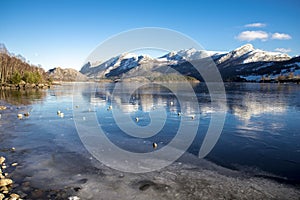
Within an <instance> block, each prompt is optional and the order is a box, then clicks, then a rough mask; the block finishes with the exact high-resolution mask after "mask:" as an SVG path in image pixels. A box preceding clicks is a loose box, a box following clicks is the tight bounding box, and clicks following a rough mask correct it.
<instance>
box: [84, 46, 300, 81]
mask: <svg viewBox="0 0 300 200" xmlns="http://www.w3.org/2000/svg"><path fill="white" fill-rule="evenodd" d="M211 61H214V63H215V64H216V66H217V67H218V69H219V71H220V73H221V75H222V78H223V80H225V81H260V80H262V78H264V80H267V79H269V80H271V79H278V77H280V76H289V74H291V73H293V74H294V76H298V73H299V72H298V70H299V69H300V66H299V63H300V62H299V57H295V58H292V57H290V56H289V55H287V54H282V53H278V52H268V51H263V50H260V49H255V48H254V47H253V46H252V45H251V44H246V45H244V46H241V47H239V48H237V49H235V50H233V51H230V52H217V51H205V50H196V49H194V48H192V49H186V50H179V51H172V52H170V53H168V54H166V55H164V56H161V57H159V58H152V57H150V56H147V55H136V54H133V53H125V54H122V55H119V56H116V57H113V58H111V59H109V60H108V61H106V62H103V63H100V64H97V65H96V66H93V65H91V64H90V63H87V64H86V65H84V66H83V67H82V69H81V70H80V72H82V73H83V74H85V75H87V76H88V77H91V78H100V79H105V78H110V79H119V78H124V77H135V76H143V77H146V78H148V79H149V80H154V79H155V77H161V76H164V75H167V74H172V73H174V70H176V71H177V72H179V73H180V74H181V75H184V76H189V77H194V78H196V79H198V80H201V81H203V78H202V77H201V75H200V74H199V73H198V72H197V71H196V70H195V69H194V67H193V66H192V65H191V63H190V62H193V63H200V66H202V65H203V67H207V66H209V64H210V63H211ZM172 69H173V70H172ZM299 75H300V73H299ZM254 77H255V78H254ZM266 77H268V78H266Z"/></svg>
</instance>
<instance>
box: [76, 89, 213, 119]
mask: <svg viewBox="0 0 300 200" xmlns="http://www.w3.org/2000/svg"><path fill="white" fill-rule="evenodd" d="M174 86H175V87H174ZM93 87H94V86H90V88H89V89H87V88H86V89H83V90H82V94H81V95H82V96H85V97H86V98H87V100H89V102H90V104H91V105H93V106H109V105H110V104H111V103H113V104H114V107H115V108H118V109H120V110H121V111H122V112H125V113H134V112H136V111H138V110H140V111H142V112H146V113H147V112H151V111H152V110H154V109H156V108H157V107H164V108H167V109H168V110H169V111H171V112H183V113H184V114H186V115H191V114H199V113H197V112H196V111H197V110H199V107H198V108H197V106H199V105H194V104H193V101H191V98H195V97H193V96H192V95H191V94H189V93H188V92H186V93H182V91H180V90H179V89H180V84H173V86H172V87H171V89H169V88H167V87H165V86H161V85H156V84H149V85H145V86H143V87H140V88H138V89H137V90H135V91H134V92H133V93H132V94H129V93H128V92H126V91H128V88H130V87H132V86H131V85H130V84H127V85H126V86H124V87H127V89H124V90H123V89H121V90H119V91H116V90H114V84H103V85H97V86H96V87H97V88H96V89H95V93H94V95H92V94H91V93H88V92H86V91H87V90H93V89H92V88H93ZM129 95H130V98H128V96H129ZM176 95H179V96H181V98H182V99H183V101H181V103H180V104H179V101H178V99H177V96H176ZM207 103H209V102H207ZM202 110H203V111H204V112H206V110H207V108H206V107H205V106H203V108H202Z"/></svg>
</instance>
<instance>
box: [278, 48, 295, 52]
mask: <svg viewBox="0 0 300 200" xmlns="http://www.w3.org/2000/svg"><path fill="white" fill-rule="evenodd" d="M275 51H278V52H281V53H288V52H291V51H292V49H285V48H276V49H275Z"/></svg>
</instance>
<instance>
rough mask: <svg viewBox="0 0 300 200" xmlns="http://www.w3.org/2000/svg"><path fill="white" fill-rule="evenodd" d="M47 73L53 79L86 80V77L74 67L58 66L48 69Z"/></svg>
mask: <svg viewBox="0 0 300 200" xmlns="http://www.w3.org/2000/svg"><path fill="white" fill-rule="evenodd" d="M47 74H48V75H49V77H50V78H51V79H52V80H53V81H86V80H87V77H86V76H85V75H83V74H82V73H80V72H78V71H77V70H75V69H71V68H68V69H62V68H60V67H57V68H53V69H50V70H49V71H48V72H47Z"/></svg>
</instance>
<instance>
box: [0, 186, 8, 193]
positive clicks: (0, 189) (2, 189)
mask: <svg viewBox="0 0 300 200" xmlns="http://www.w3.org/2000/svg"><path fill="white" fill-rule="evenodd" d="M5 191H8V188H7V187H6V186H3V187H1V188H0V192H2V193H4V192H5Z"/></svg>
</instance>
